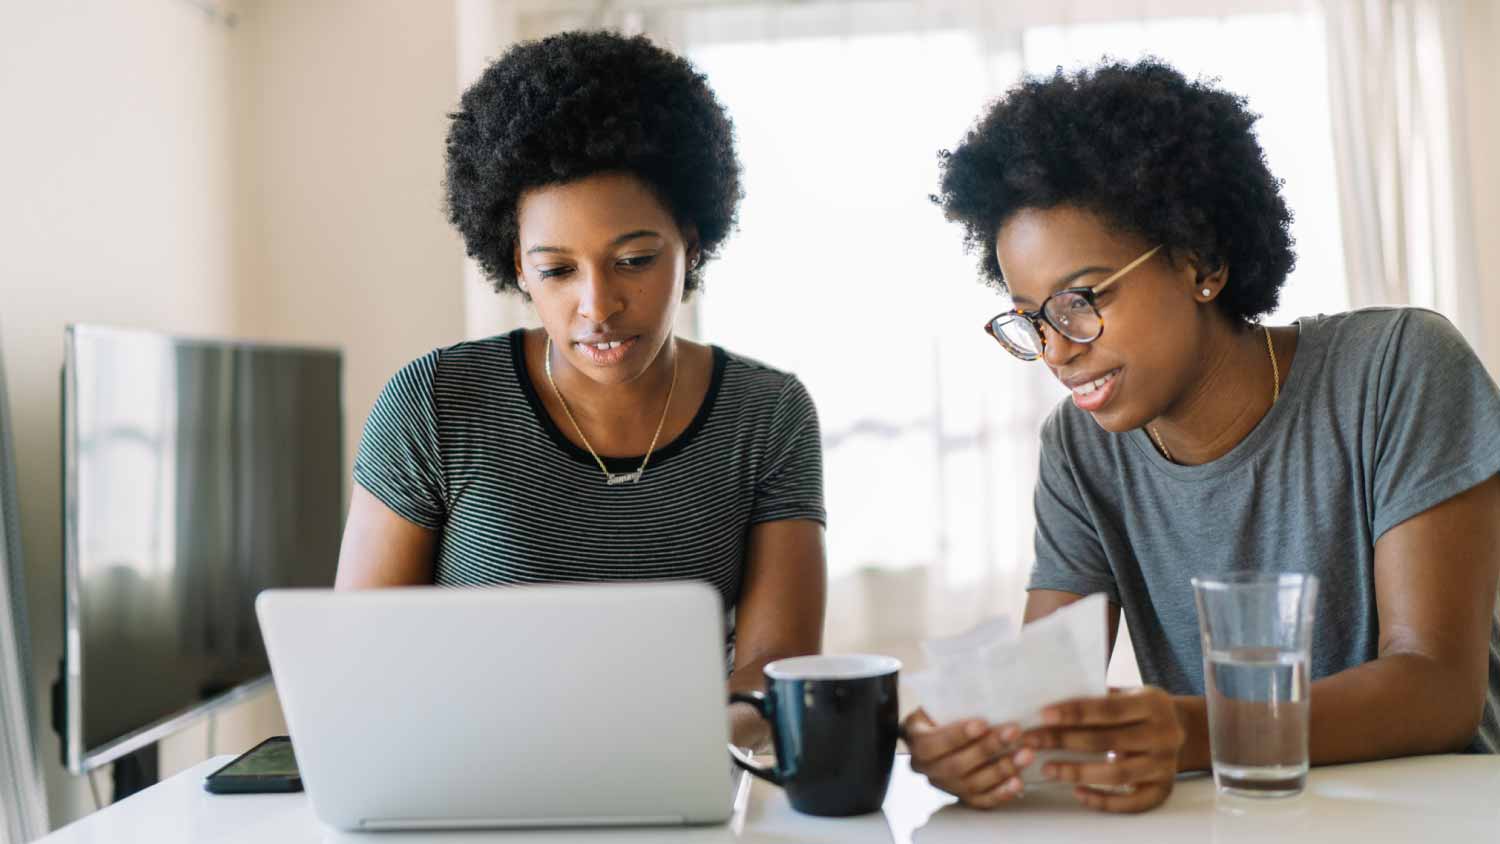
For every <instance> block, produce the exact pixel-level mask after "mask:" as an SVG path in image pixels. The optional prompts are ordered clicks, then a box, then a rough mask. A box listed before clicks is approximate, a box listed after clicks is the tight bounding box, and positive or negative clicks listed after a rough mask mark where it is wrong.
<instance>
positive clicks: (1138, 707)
mask: <svg viewBox="0 0 1500 844" xmlns="http://www.w3.org/2000/svg"><path fill="white" fill-rule="evenodd" d="M1184 737H1185V733H1184V731H1183V728H1182V723H1181V720H1180V719H1179V717H1178V714H1177V706H1176V704H1175V703H1174V702H1173V700H1172V698H1171V696H1170V695H1168V694H1167V693H1166V692H1164V691H1162V690H1161V689H1158V688H1156V687H1154V686H1145V687H1142V688H1138V689H1129V690H1122V689H1111V690H1110V693H1109V695H1107V696H1106V697H1098V698H1079V699H1076V700H1068V701H1063V702H1061V703H1055V704H1052V705H1050V706H1047V707H1046V708H1044V709H1043V710H1042V726H1040V727H1037V728H1035V729H1032V730H1029V731H1027V732H1026V733H1025V734H1024V735H1022V737H1021V743H1022V745H1023V746H1025V747H1030V748H1033V749H1036V750H1076V751H1084V752H1093V753H1109V754H1111V755H1110V757H1109V759H1108V760H1100V761H1098V762H1051V761H1049V762H1046V763H1044V765H1043V767H1042V775H1043V776H1044V777H1046V778H1047V779H1049V780H1054V781H1058V782H1067V783H1073V784H1074V785H1075V786H1076V787H1075V788H1074V789H1073V794H1074V796H1075V797H1077V798H1078V801H1079V802H1080V803H1083V804H1084V805H1085V806H1088V807H1089V808H1091V809H1098V810H1100V811H1104V812H1143V811H1145V810H1147V809H1152V808H1155V807H1156V806H1159V805H1161V804H1162V803H1163V802H1165V801H1166V799H1167V797H1168V796H1169V795H1171V793H1172V785H1173V783H1174V782H1175V781H1176V777H1177V754H1178V752H1179V751H1180V750H1181V749H1182V743H1183V740H1184ZM1090 786H1103V787H1105V788H1103V789H1101V788H1091V787H1090Z"/></svg>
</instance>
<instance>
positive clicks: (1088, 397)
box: [1072, 369, 1120, 413]
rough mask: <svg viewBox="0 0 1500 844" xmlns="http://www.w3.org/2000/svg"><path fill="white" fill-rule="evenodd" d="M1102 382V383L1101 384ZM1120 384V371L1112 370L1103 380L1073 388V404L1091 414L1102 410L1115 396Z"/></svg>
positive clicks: (1099, 379)
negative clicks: (1116, 388)
mask: <svg viewBox="0 0 1500 844" xmlns="http://www.w3.org/2000/svg"><path fill="white" fill-rule="evenodd" d="M1101 382H1102V383H1101ZM1119 383H1120V370H1118V369H1112V370H1110V371H1109V372H1108V373H1106V374H1105V375H1104V376H1103V377H1102V378H1098V379H1095V380H1094V381H1091V382H1089V383H1088V384H1080V385H1079V386H1077V387H1074V388H1072V393H1073V404H1074V405H1075V406H1076V407H1077V408H1078V409H1079V410H1085V411H1088V412H1089V413H1094V412H1097V411H1098V410H1100V409H1102V408H1103V407H1104V406H1105V405H1106V404H1108V403H1109V400H1110V399H1111V398H1112V397H1113V396H1114V394H1115V387H1116V386H1118V385H1119Z"/></svg>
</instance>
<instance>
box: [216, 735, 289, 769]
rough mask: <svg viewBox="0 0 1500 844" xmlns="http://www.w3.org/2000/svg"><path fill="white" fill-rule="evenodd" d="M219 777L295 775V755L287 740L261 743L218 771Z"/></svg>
mask: <svg viewBox="0 0 1500 844" xmlns="http://www.w3.org/2000/svg"><path fill="white" fill-rule="evenodd" d="M218 776H221V777H295V776H297V757H296V755H295V754H293V753H292V743H291V742H289V741H273V742H268V743H266V744H263V745H261V746H259V747H257V748H255V749H254V750H252V751H250V752H249V753H248V754H246V755H244V756H241V757H240V758H238V759H236V760H234V761H233V762H232V763H230V764H229V766H228V767H226V768H224V770H222V771H220V772H219V773H218Z"/></svg>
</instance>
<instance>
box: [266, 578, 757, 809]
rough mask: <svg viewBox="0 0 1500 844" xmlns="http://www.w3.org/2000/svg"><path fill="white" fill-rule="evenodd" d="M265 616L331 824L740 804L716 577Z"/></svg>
mask: <svg viewBox="0 0 1500 844" xmlns="http://www.w3.org/2000/svg"><path fill="white" fill-rule="evenodd" d="M256 611H257V613H258V615H259V617H260V623H261V629H262V632H263V634H264V637H265V642H266V650H267V652H268V654H269V656H270V662H271V670H272V674H273V676H274V677H275V681H276V688H277V691H278V692H279V694H280V696H281V701H282V705H283V709H284V711H285V714H286V719H287V725H288V729H289V730H290V732H291V736H292V741H293V744H294V745H295V747H296V752H297V760H298V766H299V768H300V769H301V772H302V777H303V781H304V783H305V785H306V788H307V792H308V797H309V799H310V800H311V802H312V806H313V810H314V813H315V814H316V815H317V816H318V817H319V819H321V820H322V821H323V822H324V823H327V824H329V825H332V826H335V827H339V828H341V829H442V828H467V827H549V826H612V825H658V824H698V823H715V822H722V821H724V820H726V819H727V818H728V816H729V814H730V809H731V805H730V800H729V799H727V798H728V795H729V788H730V780H729V772H728V769H727V767H726V765H725V746H726V742H727V740H728V725H727V716H726V709H725V692H724V676H723V664H722V659H723V642H722V639H723V636H722V630H721V624H722V622H721V616H720V609H719V596H718V593H716V592H714V591H713V590H712V589H711V588H709V587H708V586H707V585H704V584H699V583H651V584H601V585H593V584H590V585H558V586H537V587H520V588H476V589H433V588H402V589H380V590H370V591H363V592H338V593H335V592H333V591H332V590H322V589H316V590H314V589H308V590H269V591H267V592H264V593H262V594H261V595H260V597H259V598H258V599H257V601H256Z"/></svg>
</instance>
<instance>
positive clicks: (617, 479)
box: [605, 469, 641, 486]
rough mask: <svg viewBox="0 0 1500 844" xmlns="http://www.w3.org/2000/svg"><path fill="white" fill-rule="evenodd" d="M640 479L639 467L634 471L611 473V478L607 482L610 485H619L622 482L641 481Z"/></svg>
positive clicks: (632, 482)
mask: <svg viewBox="0 0 1500 844" xmlns="http://www.w3.org/2000/svg"><path fill="white" fill-rule="evenodd" d="M640 480H641V470H640V469H637V470H635V471H634V472H621V473H619V474H611V475H610V476H609V480H607V481H605V483H607V484H609V485H610V486H619V485H621V484H634V483H640Z"/></svg>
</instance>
